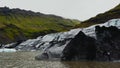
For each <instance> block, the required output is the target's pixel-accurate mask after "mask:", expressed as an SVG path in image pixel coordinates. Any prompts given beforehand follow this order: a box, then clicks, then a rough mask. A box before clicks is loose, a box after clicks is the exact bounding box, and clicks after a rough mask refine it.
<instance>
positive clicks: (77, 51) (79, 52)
mask: <svg viewBox="0 0 120 68" xmlns="http://www.w3.org/2000/svg"><path fill="white" fill-rule="evenodd" d="M95 56H96V46H95V39H94V38H91V37H88V36H86V35H85V34H84V33H83V32H81V31H80V32H79V33H78V35H76V36H75V38H74V39H72V40H71V42H70V43H69V44H68V45H67V46H66V47H65V49H64V50H63V56H62V60H63V61H71V60H76V61H77V60H81V59H82V60H94V59H95Z"/></svg>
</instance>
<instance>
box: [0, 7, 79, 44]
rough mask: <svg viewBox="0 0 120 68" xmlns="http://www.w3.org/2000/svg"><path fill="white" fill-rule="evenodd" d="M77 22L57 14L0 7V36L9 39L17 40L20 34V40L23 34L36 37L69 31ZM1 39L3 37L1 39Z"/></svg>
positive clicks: (27, 36) (26, 36)
mask: <svg viewBox="0 0 120 68" xmlns="http://www.w3.org/2000/svg"><path fill="white" fill-rule="evenodd" d="M77 24H78V21H73V20H70V19H64V18H62V17H59V16H55V15H44V14H41V13H35V12H32V11H26V10H20V9H9V8H0V29H2V31H0V33H1V34H0V38H1V37H2V38H3V39H6V40H9V41H11V40H12V41H16V37H15V36H18V38H17V39H18V40H19V38H21V36H23V37H25V38H35V37H37V36H39V35H45V34H48V33H53V32H60V31H67V30H69V29H71V28H73V27H74V26H75V25H77ZM3 34H4V35H3ZM3 36H4V37H3ZM1 41H2V39H0V42H1ZM9 41H8V42H9ZM12 41H11V42H12ZM2 43H4V42H2Z"/></svg>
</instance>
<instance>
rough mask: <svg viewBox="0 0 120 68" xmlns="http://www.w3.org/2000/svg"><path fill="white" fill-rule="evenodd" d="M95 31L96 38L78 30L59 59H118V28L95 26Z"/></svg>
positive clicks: (119, 32)
mask: <svg viewBox="0 0 120 68" xmlns="http://www.w3.org/2000/svg"><path fill="white" fill-rule="evenodd" d="M95 33H96V40H95V39H94V38H91V37H89V36H86V35H85V34H84V33H83V32H81V31H80V32H79V33H78V35H76V36H75V38H74V39H72V40H71V41H70V43H69V44H68V45H67V46H66V47H65V49H64V50H63V52H62V53H63V55H62V57H61V60H63V61H81V60H96V61H113V60H120V29H118V28H117V27H114V26H110V27H104V26H103V27H99V26H96V27H95Z"/></svg>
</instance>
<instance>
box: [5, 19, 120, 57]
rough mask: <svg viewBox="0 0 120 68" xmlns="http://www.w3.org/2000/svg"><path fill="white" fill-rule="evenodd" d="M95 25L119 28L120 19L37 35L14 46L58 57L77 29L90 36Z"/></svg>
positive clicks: (19, 49)
mask: <svg viewBox="0 0 120 68" xmlns="http://www.w3.org/2000/svg"><path fill="white" fill-rule="evenodd" d="M95 26H106V27H109V26H116V27H118V28H120V19H112V20H109V21H108V22H105V23H103V24H96V25H93V26H90V27H87V28H77V29H72V30H70V31H68V32H60V33H52V34H47V35H44V36H39V37H37V38H36V39H29V40H26V41H24V42H22V43H20V44H19V45H17V46H16V47H15V49H16V50H18V51H36V50H40V51H41V52H42V53H47V54H48V55H49V56H50V58H52V57H54V56H55V55H56V54H57V56H55V57H59V56H60V55H61V53H62V51H63V49H64V48H65V46H66V45H67V44H68V43H69V42H70V40H71V39H73V38H74V37H75V35H77V34H78V33H79V31H82V32H84V33H85V34H86V35H88V36H90V37H94V38H96V36H95ZM12 44H14V43H11V44H7V45H4V47H9V46H12Z"/></svg>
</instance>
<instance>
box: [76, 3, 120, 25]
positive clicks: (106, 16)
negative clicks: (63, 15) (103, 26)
mask: <svg viewBox="0 0 120 68" xmlns="http://www.w3.org/2000/svg"><path fill="white" fill-rule="evenodd" d="M117 18H120V4H119V5H117V6H116V7H115V8H113V9H111V10H109V11H107V12H105V13H101V14H98V15H97V16H95V17H92V18H90V19H89V20H86V21H84V22H82V23H81V24H80V25H78V26H76V27H88V26H90V25H93V24H98V23H104V22H107V21H108V20H111V19H117Z"/></svg>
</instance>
